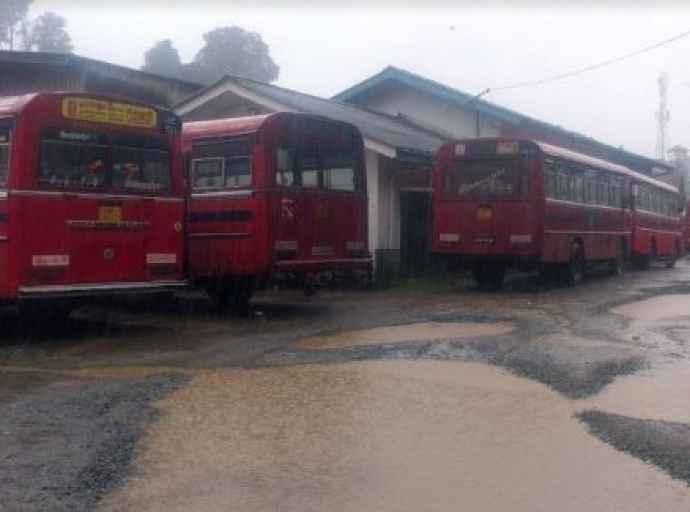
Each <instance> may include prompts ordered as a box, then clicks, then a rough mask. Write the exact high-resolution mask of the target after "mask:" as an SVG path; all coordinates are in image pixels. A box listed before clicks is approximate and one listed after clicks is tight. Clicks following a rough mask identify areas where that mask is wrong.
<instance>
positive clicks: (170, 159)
mask: <svg viewBox="0 0 690 512" xmlns="http://www.w3.org/2000/svg"><path fill="white" fill-rule="evenodd" d="M109 141H110V168H109V169H108V171H109V173H108V175H109V179H108V180H107V181H106V183H108V186H109V187H110V189H111V191H112V192H115V193H117V194H133V195H155V196H167V195H171V194H172V191H173V187H174V173H173V164H174V163H173V152H172V151H171V149H170V148H167V149H161V148H153V147H136V146H125V145H115V144H114V142H113V138H112V137H110V138H109ZM118 150H125V151H141V152H143V153H160V154H165V155H167V164H168V165H167V169H168V184H167V188H160V189H159V190H140V191H137V190H133V189H127V188H122V189H117V190H116V189H115V188H114V180H113V178H114V175H115V152H116V151H118Z"/></svg>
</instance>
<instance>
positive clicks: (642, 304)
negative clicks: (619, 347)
mask: <svg viewBox="0 0 690 512" xmlns="http://www.w3.org/2000/svg"><path fill="white" fill-rule="evenodd" d="M613 312H614V313H618V314H621V315H624V316H627V317H628V318H630V319H631V322H630V325H629V326H628V328H627V329H626V330H625V332H624V333H623V337H624V338H626V339H628V340H631V341H633V342H634V343H636V344H639V345H642V346H645V347H649V348H653V349H656V350H658V351H659V352H660V353H661V354H663V355H665V356H670V357H678V356H681V357H682V356H690V344H689V343H688V338H687V330H688V328H689V327H690V295H661V296H658V297H652V298H650V299H646V300H643V301H639V302H634V303H632V304H626V305H624V306H620V307H618V308H615V309H613Z"/></svg>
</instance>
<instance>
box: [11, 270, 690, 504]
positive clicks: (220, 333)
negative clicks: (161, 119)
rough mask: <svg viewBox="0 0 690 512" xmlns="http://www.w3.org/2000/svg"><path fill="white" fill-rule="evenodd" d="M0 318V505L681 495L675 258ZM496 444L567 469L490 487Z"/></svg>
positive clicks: (683, 421)
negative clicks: (590, 270) (51, 319)
mask: <svg viewBox="0 0 690 512" xmlns="http://www.w3.org/2000/svg"><path fill="white" fill-rule="evenodd" d="M2 323H3V332H2V334H0V511H3V512H4V511H8V512H9V511H12V512H14V511H24V510H27V511H28V510H32V511H33V510H96V509H103V510H176V509H179V510H190V509H193V510H228V509H243V510H267V509H281V510H312V509H313V510H319V509H325V508H328V509H330V510H367V509H368V510H372V509H376V510H410V509H420V508H422V509H427V510H451V509H452V510H456V509H457V500H458V499H460V496H461V497H462V499H467V500H469V501H468V503H472V500H475V503H474V505H473V507H474V508H477V509H488V510H491V509H496V510H499V509H503V508H505V507H506V506H511V507H512V508H513V509H515V510H523V509H524V510H536V509H544V510H549V509H553V508H554V507H559V508H566V509H572V510H578V509H579V510H582V509H584V508H587V509H589V510H600V509H611V510H622V509H629V510H632V509H637V510H645V508H644V507H655V508H661V509H664V510H670V509H673V508H677V509H678V510H687V509H688V506H690V463H689V462H688V461H690V440H689V439H688V436H690V407H688V405H687V397H688V396H690V371H689V370H688V368H690V265H688V263H687V262H683V263H679V264H678V266H677V268H675V269H673V270H668V269H664V268H654V269H652V270H651V271H648V272H628V273H626V274H625V275H623V276H620V277H615V278H609V277H605V276H600V275H598V276H593V277H592V278H591V279H589V280H588V281H586V282H585V283H584V284H583V285H582V286H579V287H577V288H575V289H567V288H559V287H556V286H553V287H547V288H545V289H543V288H542V289H539V288H537V286H536V282H535V279H534V278H533V277H531V276H514V277H512V278H511V279H510V280H509V282H508V283H507V285H506V287H505V289H503V290H502V291H500V292H483V291H478V290H475V289H474V287H473V286H472V284H471V283H469V282H467V281H463V280H461V279H457V280H451V281H449V282H445V283H440V284H439V283H431V284H429V283H427V282H411V283H407V284H405V285H403V286H401V287H398V288H394V289H390V290H380V291H370V292H363V291H347V292H334V291H329V292H323V293H321V294H320V295H318V296H316V297H311V298H305V297H302V296H300V295H299V294H297V293H281V294H264V295H262V296H260V297H258V298H257V300H256V301H255V306H254V311H253V313H252V315H251V316H249V317H246V318H233V317H229V316H218V315H215V314H214V313H212V311H211V308H210V305H209V304H208V303H207V302H206V301H205V299H204V298H203V297H202V296H199V295H195V294H189V295H185V296H180V297H177V298H176V299H175V300H174V301H173V302H171V303H153V304H151V303H148V302H146V301H144V300H133V301H128V302H127V303H123V304H118V305H115V306H108V307H104V306H92V307H88V308H82V309H80V310H78V311H76V312H75V313H74V314H73V315H72V317H71V318H70V319H69V321H67V322H65V323H64V324H63V325H59V326H56V325H47V326H45V325H44V326H41V325H33V326H25V325H24V326H22V325H18V324H17V322H16V319H15V318H14V317H13V316H12V314H11V312H6V313H5V314H4V316H3V318H2ZM328 390H330V391H328ZM448 411H455V414H456V415H454V414H449V413H448ZM274 415H275V416H276V417H274ZM469 417H476V418H477V420H476V421H474V422H472V421H469V420H467V419H466V418H469ZM277 418H278V419H277ZM393 419H395V421H393ZM427 419H429V420H430V421H431V420H433V421H431V423H430V424H429V425H427V424H425V421H426V420H427ZM532 422H533V424H532ZM518 423H519V424H520V428H514V427H517V424H518ZM401 424H402V425H405V427H404V428H402V427H400V425H401ZM489 425H491V428H489ZM525 425H527V428H525ZM429 429H431V430H432V431H433V432H434V433H435V434H434V435H433V436H428V435H427V434H428V432H427V431H428V430H429ZM487 432H491V433H492V434H491V436H488V435H487ZM515 432H517V433H518V434H516V433H515ZM535 432H536V433H539V435H538V436H536V434H535ZM425 433H426V434H425ZM336 434H338V436H339V437H334V436H336ZM413 434H414V435H413ZM544 436H546V437H549V436H552V437H553V439H552V442H551V443H549V446H550V450H549V451H543V453H542V450H541V449H540V448H538V446H540V444H541V443H537V442H536V441H537V440H538V439H543V437H544ZM533 441H534V442H533ZM186 445H188V446H187V447H186V448H185V446H186ZM314 446H320V447H321V448H320V449H319V450H318V451H317V452H314V453H312V451H313V449H312V447H314ZM247 447H252V449H251V450H250V449H248V448H247ZM444 447H445V448H447V449H445V448H444ZM580 454H587V457H589V458H588V459H586V460H584V461H582V460H579V461H578V463H577V464H573V460H574V458H579V457H580ZM494 458H495V460H494ZM502 458H508V459H509V461H512V462H509V463H508V465H510V464H516V465H517V466H520V464H523V463H524V464H527V465H528V466H529V467H532V466H534V468H550V470H551V472H552V473H554V472H555V473H556V474H558V475H560V478H561V479H562V480H564V481H565V480H567V481H568V482H569V484H568V486H566V487H563V486H562V485H561V484H559V483H558V482H555V481H553V480H552V479H551V478H550V477H548V475H546V474H542V473H541V472H540V471H539V470H537V469H535V470H534V471H533V472H532V473H531V478H526V477H524V476H520V478H521V479H524V485H522V486H515V485H514V483H511V482H502V483H501V482H499V483H497V482H495V481H494V482H492V483H491V485H488V482H487V480H489V477H488V476H487V475H491V474H492V472H495V470H496V468H494V466H492V461H494V462H496V461H499V460H501V459H502ZM391 461H395V462H396V465H395V466H393V465H391V464H392V462H391ZM458 461H462V462H463V463H462V464H460V465H458ZM410 462H416V464H415V466H419V467H420V468H421V469H420V470H419V471H420V472H419V474H416V473H414V471H413V470H412V469H410V470H409V471H407V472H405V473H400V472H399V471H398V470H397V469H395V468H397V467H398V466H401V467H402V466H405V465H407V464H409V463H410ZM604 467H605V470H606V475H607V476H606V478H603V477H602V475H598V474H597V473H596V471H603V469H602V468H604ZM275 468H277V470H276V469H275ZM472 468H474V469H475V471H472ZM575 469H577V470H578V471H579V472H578V473H577V475H582V474H583V473H587V472H588V471H593V472H594V473H593V474H594V476H596V477H597V478H598V480H597V478H594V479H593V480H592V481H589V480H588V479H586V478H584V479H582V481H581V482H580V483H579V484H578V480H577V479H578V478H580V477H579V476H577V475H575V474H574V475H571V476H568V475H569V473H568V472H569V471H574V470H575ZM524 472H525V467H522V466H521V467H520V471H518V472H517V473H516V474H513V473H511V472H507V473H505V475H504V476H505V478H506V479H510V478H511V475H512V477H513V478H517V476H516V475H517V474H523V473H524ZM527 472H528V473H529V470H527ZM285 474H293V477H294V478H291V479H286V478H285ZM161 475H162V477H163V478H162V480H161ZM425 475H432V476H434V479H433V481H428V482H427V481H426V480H424V479H425V478H426V477H425ZM413 477H414V478H413ZM296 481H297V483H295V482H296ZM597 481H599V482H604V481H605V482H606V484H605V486H604V484H602V486H603V487H602V489H599V490H600V491H601V496H599V495H598V494H597V492H595V491H594V490H593V489H592V486H595V485H597V484H596V482H597ZM415 482H416V483H417V484H416V485H421V484H419V482H425V483H424V485H421V487H420V488H419V489H416V490H415ZM578 485H581V486H582V488H579V489H578ZM630 486H633V487H635V486H636V487H635V489H637V491H640V492H639V496H638V494H636V492H635V489H632V488H629V487H630ZM646 486H649V489H646V490H645V487H646ZM570 487H574V488H575V492H574V493H572V494H569V492H570V491H567V489H569V488H570ZM403 488H404V490H403ZM496 488H498V490H499V492H498V493H496ZM200 489H201V491H200ZM424 489H427V491H424ZM431 489H433V497H432V496H431V495H429V494H428V493H427V492H428V490H431ZM460 490H461V491H462V493H461V494H460V495H457V496H456V495H455V494H454V493H455V492H460ZM393 496H397V497H396V498H393ZM559 496H561V498H562V499H563V500H566V501H568V500H570V503H571V504H572V506H570V507H568V506H565V504H564V503H559V502H558V497H559ZM581 496H589V498H588V499H589V500H590V501H586V500H585V501H582V500H581ZM626 497H627V498H626ZM628 499H631V500H632V501H630V502H628V501H626V500H628ZM484 500H488V501H484ZM492 500H493V501H492ZM598 500H599V501H598ZM645 500H646V501H645ZM655 500H656V501H655ZM228 507H230V508H228ZM324 507H325V508H324ZM410 507H412V508H410Z"/></svg>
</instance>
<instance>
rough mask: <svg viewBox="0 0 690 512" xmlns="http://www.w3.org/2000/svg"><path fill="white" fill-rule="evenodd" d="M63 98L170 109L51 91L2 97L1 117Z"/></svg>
mask: <svg viewBox="0 0 690 512" xmlns="http://www.w3.org/2000/svg"><path fill="white" fill-rule="evenodd" d="M63 96H74V97H77V98H93V99H96V100H104V101H113V102H121V103H126V104H128V105H136V106H141V107H148V108H152V109H155V110H158V111H168V112H172V111H170V110H168V109H165V108H162V107H159V106H156V105H147V104H145V103H142V102H140V101H135V100H130V99H128V98H123V97H119V96H113V95H109V94H91V93H82V92H76V91H51V92H35V93H30V94H23V95H21V96H0V116H2V115H15V114H19V113H20V112H21V111H22V110H24V109H25V108H26V107H27V106H29V105H30V104H31V103H32V102H33V101H34V100H36V99H38V98H44V97H54V98H61V97H63Z"/></svg>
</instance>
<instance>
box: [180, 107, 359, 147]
mask: <svg viewBox="0 0 690 512" xmlns="http://www.w3.org/2000/svg"><path fill="white" fill-rule="evenodd" d="M277 117H295V118H301V119H312V120H315V121H322V122H324V121H325V122H329V123H333V124H339V125H345V126H349V127H351V128H352V129H353V130H354V131H355V132H356V133H359V130H358V129H357V127H356V126H354V125H351V124H349V123H345V122H343V121H338V120H335V119H330V118H327V117H323V116H317V115H313V114H305V113H302V112H273V113H271V114H263V115H257V116H247V117H228V118H225V119H213V120H210V121H190V122H185V123H184V124H183V126H182V136H183V138H184V139H187V140H198V139H205V138H211V137H227V136H233V135H248V134H250V133H255V132H257V131H259V130H260V129H261V127H262V126H263V125H264V124H265V123H267V122H268V121H269V120H271V119H275V118H277Z"/></svg>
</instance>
